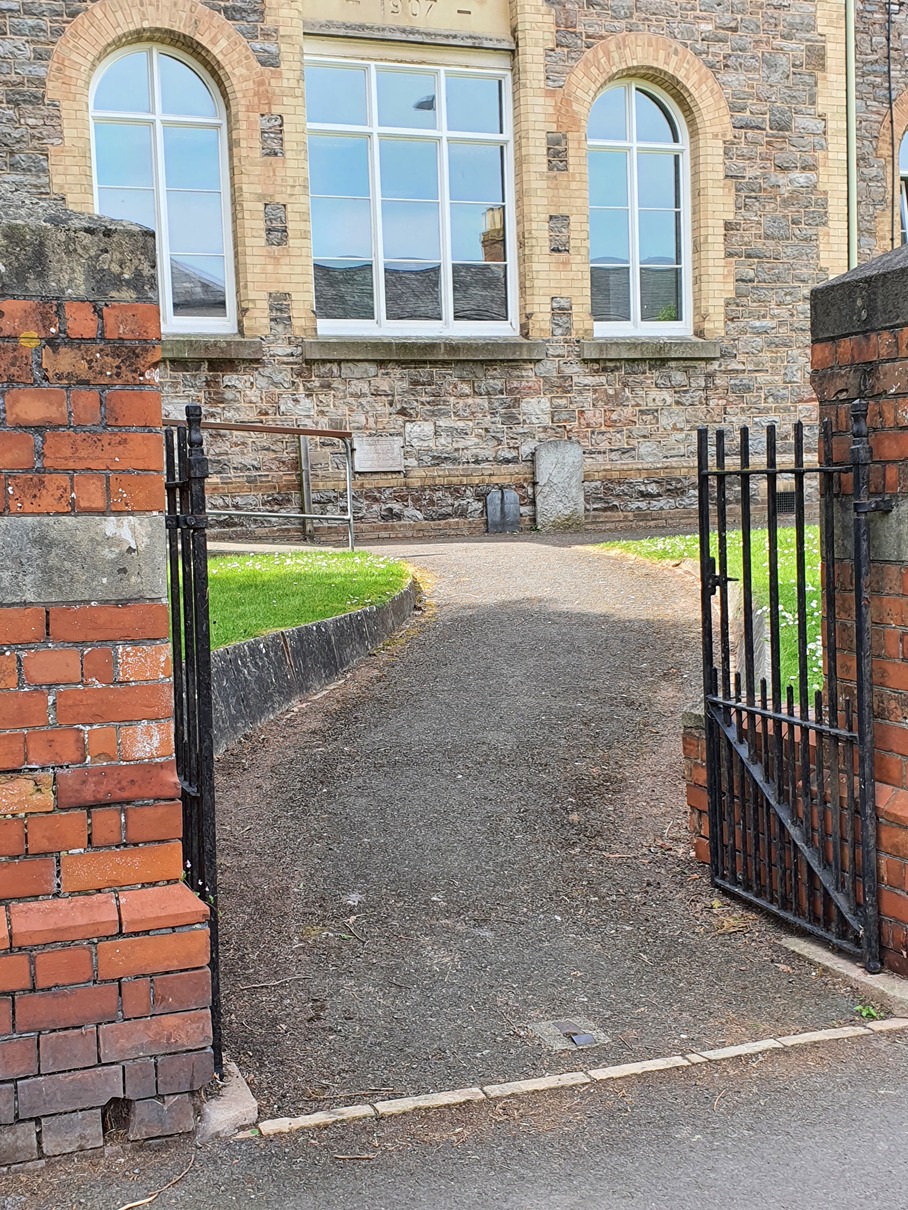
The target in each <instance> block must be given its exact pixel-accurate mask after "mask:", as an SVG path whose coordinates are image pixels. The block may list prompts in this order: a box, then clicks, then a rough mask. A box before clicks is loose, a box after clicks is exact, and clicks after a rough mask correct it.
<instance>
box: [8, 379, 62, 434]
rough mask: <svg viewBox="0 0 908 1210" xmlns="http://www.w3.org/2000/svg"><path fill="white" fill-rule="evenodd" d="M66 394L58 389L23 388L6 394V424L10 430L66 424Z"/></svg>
mask: <svg viewBox="0 0 908 1210" xmlns="http://www.w3.org/2000/svg"><path fill="white" fill-rule="evenodd" d="M68 420H69V416H68V413H67V408H66V392H65V391H63V390H60V388H59V387H23V388H20V389H19V390H14V391H7V393H6V423H7V424H8V425H10V426H11V427H12V428H25V427H27V426H29V425H34V426H39V427H45V426H48V425H57V424H66V423H68Z"/></svg>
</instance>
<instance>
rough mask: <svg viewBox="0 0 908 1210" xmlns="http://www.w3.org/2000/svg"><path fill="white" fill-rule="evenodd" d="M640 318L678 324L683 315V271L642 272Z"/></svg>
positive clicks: (643, 270)
mask: <svg viewBox="0 0 908 1210" xmlns="http://www.w3.org/2000/svg"><path fill="white" fill-rule="evenodd" d="M640 318H641V319H645V320H648V321H651V322H657V323H677V321H678V320H679V319H682V318H683V316H682V314H681V270H680V269H641V270H640Z"/></svg>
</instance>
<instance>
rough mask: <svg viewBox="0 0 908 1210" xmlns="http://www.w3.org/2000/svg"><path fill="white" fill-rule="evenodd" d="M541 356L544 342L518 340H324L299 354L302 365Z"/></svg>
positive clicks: (308, 344)
mask: <svg viewBox="0 0 908 1210" xmlns="http://www.w3.org/2000/svg"><path fill="white" fill-rule="evenodd" d="M545 356H546V346H545V341H543V340H524V339H523V337H521V336H499V337H489V338H488V339H487V340H463V339H461V338H459V337H445V338H443V339H440V340H407V339H403V340H400V339H397V338H395V337H369V336H365V337H347V336H327V337H324V338H323V339H320V340H304V341H303V351H302V358H303V361H542V360H544V358H545Z"/></svg>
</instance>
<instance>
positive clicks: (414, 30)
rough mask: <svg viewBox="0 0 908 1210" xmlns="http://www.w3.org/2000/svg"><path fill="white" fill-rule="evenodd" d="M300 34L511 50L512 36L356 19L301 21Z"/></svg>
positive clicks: (512, 45) (513, 47) (513, 45)
mask: <svg viewBox="0 0 908 1210" xmlns="http://www.w3.org/2000/svg"><path fill="white" fill-rule="evenodd" d="M303 34H304V35H306V34H308V35H309V37H310V38H312V37H320V38H344V39H346V40H348V41H349V39H350V38H364V39H367V40H368V41H370V42H374V41H378V42H422V43H426V44H431V45H434V46H462V47H470V48H473V49H477V50H507V51H514V50H516V49H517V45H516V43H515V42H514V40H513V38H503V37H498V36H496V35H495V34H481V33H473V32H469V33H466V32H464V33H462V32H461V31H460V30H456V29H425V28H419V27H417V26H415V25H413V26H400V25H374V24H370V23H368V22H356V21H312V20H310V21H304V22H303Z"/></svg>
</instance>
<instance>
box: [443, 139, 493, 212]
mask: <svg viewBox="0 0 908 1210" xmlns="http://www.w3.org/2000/svg"><path fill="white" fill-rule="evenodd" d="M448 177H449V187H450V190H451V201H452V202H503V201H504V148H503V147H498V146H495V145H492V146H489V145H488V144H485V143H451V144H450V145H449V146H448Z"/></svg>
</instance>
